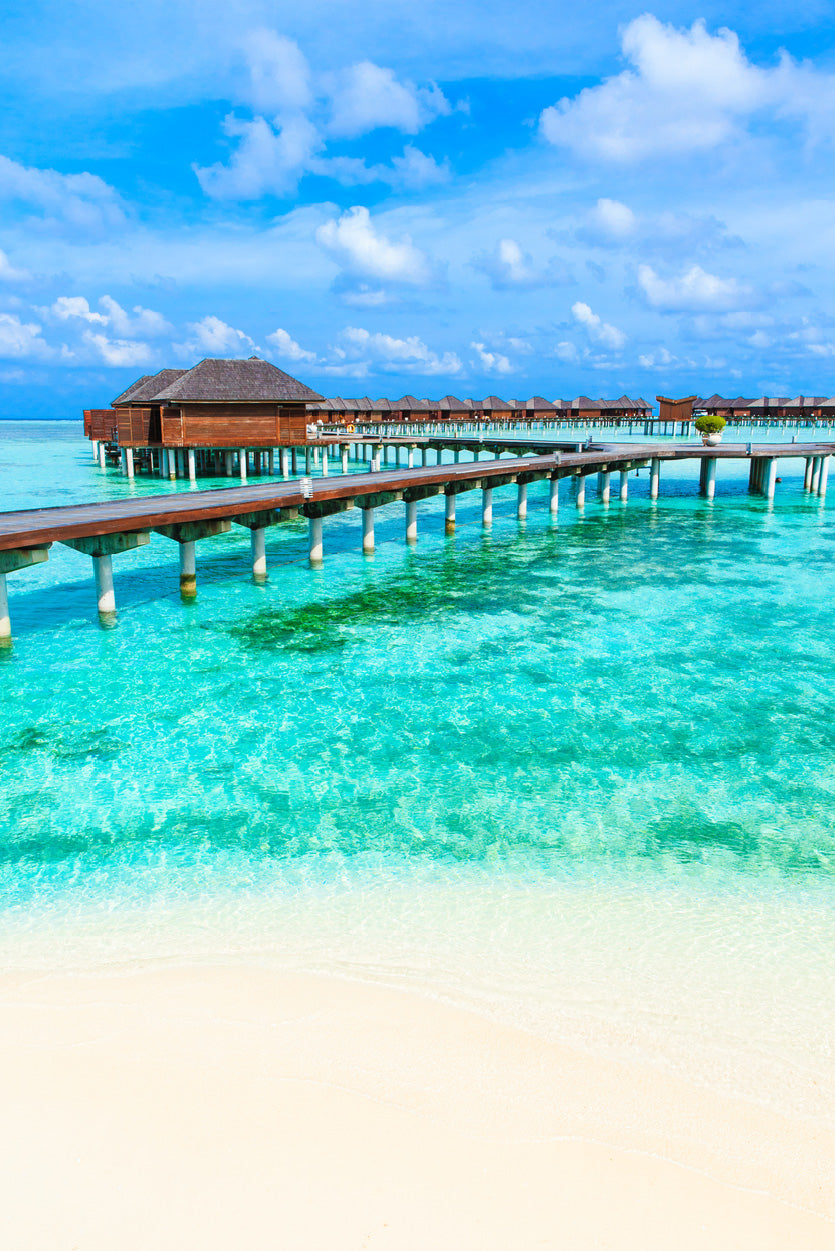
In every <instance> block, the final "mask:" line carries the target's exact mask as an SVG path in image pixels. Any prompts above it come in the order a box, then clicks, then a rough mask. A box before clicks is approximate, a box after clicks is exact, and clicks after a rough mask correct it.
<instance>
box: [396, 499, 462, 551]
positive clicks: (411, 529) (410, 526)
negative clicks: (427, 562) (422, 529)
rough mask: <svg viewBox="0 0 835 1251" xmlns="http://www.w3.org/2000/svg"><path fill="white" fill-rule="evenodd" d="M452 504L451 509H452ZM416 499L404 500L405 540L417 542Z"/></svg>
mask: <svg viewBox="0 0 835 1251" xmlns="http://www.w3.org/2000/svg"><path fill="white" fill-rule="evenodd" d="M454 507H455V506H454V505H453V509H454ZM417 536H418V532H417V501H416V500H407V501H406V542H407V543H417Z"/></svg>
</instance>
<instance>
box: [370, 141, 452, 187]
mask: <svg viewBox="0 0 835 1251" xmlns="http://www.w3.org/2000/svg"><path fill="white" fill-rule="evenodd" d="M391 165H392V170H391V172H390V173H389V172H387V171H386V170H385V166H383V167H380V166H376V167H375V168H376V169H377V170H378V171H379V177H380V178H381V179H382V180H383V181H387V182H390V183H391V184H392V186H395V187H404V188H407V189H409V190H415V191H419V190H420V189H421V188H422V187H432V186H435V185H436V184H438V183H442V182H448V181H449V178H450V176H451V172H452V171H451V170H450V167H449V162H448V161H444V162H443V164H441V165H439V164H438V162H437V161H436V160H435V158H434V157H433V156H427V155H426V153H425V152H421V150H420V148H416V147H415V146H414V144H411V143H407V144H406V146H405V148H404V149H403V155H402V156H395V157H393V158H392V162H391Z"/></svg>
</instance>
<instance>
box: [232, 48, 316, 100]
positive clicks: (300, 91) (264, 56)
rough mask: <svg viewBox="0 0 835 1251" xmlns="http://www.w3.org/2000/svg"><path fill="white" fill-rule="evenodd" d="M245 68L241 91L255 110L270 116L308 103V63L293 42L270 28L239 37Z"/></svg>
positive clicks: (309, 95) (309, 86)
mask: <svg viewBox="0 0 835 1251" xmlns="http://www.w3.org/2000/svg"><path fill="white" fill-rule="evenodd" d="M243 46H244V50H245V53H246V60H247V67H248V70H249V83H248V86H247V89H246V91H245V94H246V97H247V99H248V102H249V103H250V104H251V105H252V106H253V108H254V109H255V112H256V113H259V114H261V115H262V116H263V115H267V116H270V117H274V116H276V115H277V114H283V113H287V112H291V113H292V112H297V111H300V110H304V109H307V108H309V107H310V105H311V104H312V103H313V91H312V88H311V83H310V66H309V65H308V63H307V58H306V57H305V55H304V53H303V52H302V50H301V48H300V47H299V45H298V44H297V43H294V42H293V40H292V39H286V38H284V37H283V36H282V35H277V34H276V32H275V31H274V30H265V29H263V28H262V29H260V30H253V31H250V32H249V34H248V35H246V36H245V38H244V41H243Z"/></svg>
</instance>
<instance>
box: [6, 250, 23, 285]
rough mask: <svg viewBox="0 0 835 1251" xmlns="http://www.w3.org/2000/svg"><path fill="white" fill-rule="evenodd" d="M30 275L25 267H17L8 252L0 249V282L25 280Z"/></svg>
mask: <svg viewBox="0 0 835 1251" xmlns="http://www.w3.org/2000/svg"><path fill="white" fill-rule="evenodd" d="M29 276H30V275H29V273H28V272H27V271H26V270H25V269H15V267H14V265H12V263H11V261H10V260H9V258H8V256H7V255H6V253H5V252H4V251H3V250H2V249H0V282H24V281H25V280H26V279H27V278H28V277H29Z"/></svg>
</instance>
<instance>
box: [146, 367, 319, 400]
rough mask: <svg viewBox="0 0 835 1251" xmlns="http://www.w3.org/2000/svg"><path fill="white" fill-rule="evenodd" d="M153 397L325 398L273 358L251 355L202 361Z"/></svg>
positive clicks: (167, 398) (162, 398)
mask: <svg viewBox="0 0 835 1251" xmlns="http://www.w3.org/2000/svg"><path fill="white" fill-rule="evenodd" d="M153 398H154V399H155V400H168V401H172V402H174V403H176V402H177V401H178V400H181V401H183V402H191V403H195V404H200V403H206V404H282V403H284V404H294V403H295V404H309V403H313V402H315V401H316V400H321V399H323V398H324V397H323V396H321V395H320V394H319V392H318V391H311V389H310V387H306V386H305V385H304V383H303V382H299V381H298V379H297V378H291V377H290V375H289V374H285V373H284V371H283V370H282V369H276V367H275V365H271V364H270V363H269V361H262V360H261V359H260V358H259V357H258V356H251V357H250V358H249V360H245V361H242V360H213V359H211V358H209V359H208V360H204V361H200V363H199V364H198V365H195V366H194V368H193V369H189V370H188V371H187V372H185V373H183V374H182V376H180V377H178V378H177V379H176V380H175V381H173V382H172V383H171V384H170V385H167V386H164V387H163V388H162V389H161V390H160V391H159V392H158V393H157V394H156V395H155V396H154V397H153Z"/></svg>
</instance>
